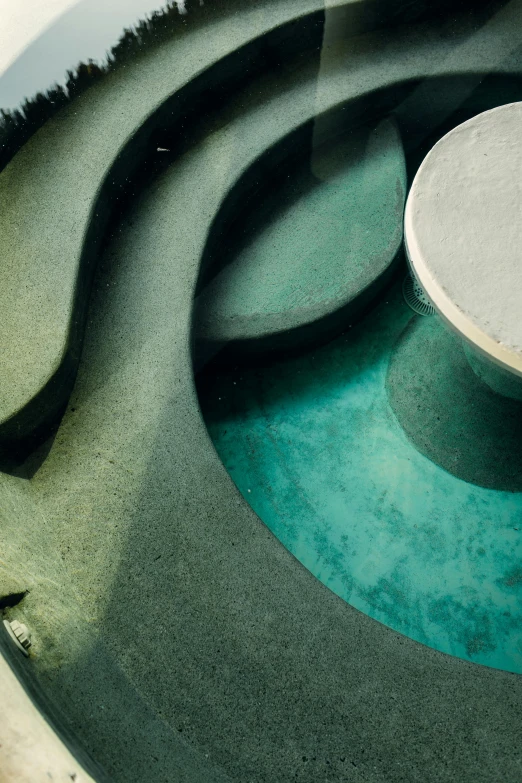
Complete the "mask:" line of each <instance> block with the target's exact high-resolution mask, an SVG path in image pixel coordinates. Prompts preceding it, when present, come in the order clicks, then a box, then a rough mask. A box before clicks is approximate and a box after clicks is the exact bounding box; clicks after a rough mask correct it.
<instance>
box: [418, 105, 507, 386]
mask: <svg viewBox="0 0 522 783" xmlns="http://www.w3.org/2000/svg"><path fill="white" fill-rule="evenodd" d="M521 128H522V103H510V104H507V105H504V106H500V107H498V108H495V109H492V110H490V111H486V112H483V113H482V114H479V115H478V116H476V117H474V118H473V119H471V120H468V121H467V122H464V123H463V124H462V125H459V126H458V127H456V128H455V129H454V130H452V131H451V132H450V133H448V134H447V135H446V136H444V137H443V138H442V139H441V140H440V141H439V142H438V143H437V144H436V145H435V146H434V147H433V149H432V150H431V152H430V153H429V154H428V155H427V156H426V158H425V160H424V162H423V163H422V165H421V167H420V168H419V170H418V172H417V175H416V177H415V180H414V182H413V185H412V188H411V191H410V195H409V197H408V202H407V205H406V213H405V241H406V248H407V252H408V256H409V259H410V263H411V265H412V268H413V270H414V272H415V275H416V276H417V278H418V280H419V282H420V283H421V285H422V286H423V288H424V289H425V291H426V293H427V294H428V296H429V297H430V299H431V300H432V302H433V304H434V305H435V307H436V308H437V310H438V311H439V313H440V314H441V315H442V317H443V318H444V319H445V320H446V321H447V322H449V324H450V325H451V326H453V327H454V328H455V329H456V330H457V332H458V333H459V334H460V335H461V336H462V337H463V338H464V339H465V340H467V341H468V342H469V343H471V344H472V345H473V346H475V347H476V348H477V349H478V350H479V351H480V352H481V353H483V354H486V355H487V356H489V357H490V358H491V359H492V360H493V361H494V362H496V363H497V364H499V365H501V366H502V367H504V368H505V369H507V370H510V371H512V372H513V373H515V374H516V375H522V319H521V317H520V313H521V304H522V286H521V271H522V251H521V247H522V221H521V215H522V189H521V180H522V144H521V141H522V136H521Z"/></svg>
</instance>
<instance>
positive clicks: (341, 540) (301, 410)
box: [198, 280, 522, 674]
mask: <svg viewBox="0 0 522 783" xmlns="http://www.w3.org/2000/svg"><path fill="white" fill-rule="evenodd" d="M198 387H199V388H200V390H201V393H200V403H201V406H202V411H203V414H204V417H205V420H206V422H207V426H208V428H209V432H210V435H211V437H212V440H213V442H214V445H215V447H216V449H217V451H218V454H219V456H220V457H221V459H222V461H223V464H224V465H225V467H226V468H227V470H228V471H229V473H230V475H231V477H232V479H233V481H234V483H235V484H236V486H237V487H238V489H239V491H240V492H241V494H242V496H243V497H244V498H245V500H246V501H247V502H249V503H250V505H251V506H252V507H253V509H254V510H255V511H256V513H257V514H258V515H259V517H260V518H261V519H262V520H263V522H264V523H265V524H266V525H267V526H268V527H269V528H270V530H271V531H272V532H273V533H274V534H275V535H276V536H277V537H278V538H279V540H280V541H282V542H283V543H284V545H285V546H286V547H287V548H288V549H289V550H290V552H292V554H293V555H294V556H295V557H296V558H297V559H298V560H299V561H300V562H301V563H302V564H303V565H305V566H306V567H307V568H309V569H310V571H311V572H312V573H313V574H315V576H317V578H318V579H320V580H321V581H322V582H324V584H326V585H327V586H328V587H329V588H330V589H331V590H333V591H334V592H335V593H337V594H338V595H339V596H341V598H343V599H344V600H345V601H347V602H348V603H350V604H351V605H352V606H354V607H356V608H357V609H359V610H360V611H362V612H364V613H365V614H368V615H370V617H373V618H375V619H376V620H379V621H380V622H382V623H385V624H386V625H388V626H390V627H391V628H393V629H395V630H396V631H400V632H402V633H404V634H407V635H408V636H410V637H412V638H414V639H416V640H418V641H420V642H423V643H424V644H429V645H430V646H432V647H435V648H436V649H438V650H441V651H443V652H447V653H450V654H452V655H458V656H459V657H462V658H466V659H468V660H471V661H473V662H476V663H482V664H486V665H488V666H493V667H495V668H498V669H500V668H503V669H507V670H508V671H514V672H517V673H518V674H522V654H521V653H522V631H521V629H522V615H521V613H520V610H521V603H520V598H521V588H522V580H521V579H520V562H521V556H522V535H521V534H522V524H521V522H520V520H521V519H522V494H521V492H520V490H521V489H522V487H521V484H520V481H521V475H522V465H521V461H520V442H521V438H522V432H521V422H522V417H521V415H520V414H521V410H520V405H519V406H518V410H517V409H515V411H514V410H513V405H514V403H513V402H512V401H511V400H507V401H506V400H503V399H502V398H500V397H497V395H494V394H493V393H492V392H491V390H490V389H489V388H488V387H487V386H485V385H484V384H482V383H481V382H480V381H479V380H478V378H476V376H475V374H474V373H473V372H472V370H471V368H470V367H469V365H468V362H467V360H466V357H465V356H464V353H463V351H462V348H461V346H460V343H459V340H458V338H456V337H454V336H453V335H451V334H449V333H448V332H447V331H446V330H445V329H444V327H443V326H442V324H441V323H440V321H439V319H438V318H436V317H435V316H432V317H428V318H422V317H415V316H414V314H413V312H412V311H411V310H410V309H409V308H408V307H407V305H406V303H405V302H404V301H403V297H402V291H401V281H400V280H399V281H398V283H397V285H395V287H394V288H393V289H392V290H390V291H388V292H386V294H385V295H384V296H383V297H381V298H380V302H379V303H378V304H377V305H376V306H374V307H373V308H372V309H371V311H370V312H369V313H368V315H367V316H366V317H365V318H364V319H363V320H362V321H361V322H360V323H358V324H354V325H353V326H352V328H351V329H348V330H347V332H346V333H345V334H344V335H342V336H341V337H339V338H338V339H336V340H334V341H332V342H331V343H329V344H328V345H327V346H324V347H322V348H320V349H318V350H314V351H311V352H309V353H308V354H306V355H304V356H302V357H297V358H295V359H291V360H290V359H288V358H286V359H285V360H283V361H279V362H273V363H270V364H265V365H264V366H261V367H259V366H257V367H253V368H246V367H244V366H243V367H238V368H236V369H235V370H234V369H223V370H221V371H220V372H219V373H217V372H216V371H213V372H211V373H205V374H204V375H202V376H201V377H200V378H198ZM390 403H391V404H390ZM441 466H442V467H441ZM442 468H445V469H442ZM480 478H482V479H483V480H484V482H487V483H486V486H487V487H488V488H487V489H486V488H484V487H478V486H473V485H472V484H471V483H470V480H471V481H473V480H474V481H475V483H477V480H478V479H480ZM463 479H466V480H463ZM501 490H503V491H501Z"/></svg>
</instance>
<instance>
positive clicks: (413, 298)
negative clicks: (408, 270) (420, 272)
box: [402, 275, 435, 315]
mask: <svg viewBox="0 0 522 783" xmlns="http://www.w3.org/2000/svg"><path fill="white" fill-rule="evenodd" d="M402 294H403V296H404V301H405V302H406V304H407V305H408V307H411V309H412V310H413V311H414V312H415V313H418V314H419V315H433V313H434V312H435V308H434V307H433V305H432V304H431V302H430V300H429V299H428V297H427V296H426V294H425V293H424V291H423V290H422V288H421V287H420V285H419V284H418V282H417V281H416V280H415V278H414V277H412V276H411V275H406V277H405V278H404V283H403V284H402Z"/></svg>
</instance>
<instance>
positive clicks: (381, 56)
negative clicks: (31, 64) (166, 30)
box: [0, 0, 518, 452]
mask: <svg viewBox="0 0 522 783" xmlns="http://www.w3.org/2000/svg"><path fill="white" fill-rule="evenodd" d="M309 2H310V6H307V7H303V6H302V4H297V3H294V2H291V1H290V0H288V2H287V3H284V4H283V3H278V4H275V5H274V6H272V5H270V10H269V12H268V11H267V14H266V15H265V14H259V13H258V12H255V11H252V10H248V11H247V10H245V12H244V13H241V14H239V15H238V16H237V17H234V19H235V23H234V25H229V24H228V22H227V17H226V16H225V17H224V18H223V19H218V20H217V21H214V23H213V24H212V25H210V26H209V27H208V28H207V27H206V26H205V25H201V26H199V27H197V28H196V29H195V30H194V32H193V33H191V34H187V35H186V36H185V37H182V38H179V39H178V40H177V41H176V46H170V45H169V44H168V43H165V44H163V45H162V46H160V47H159V48H158V49H156V50H155V51H154V52H153V53H151V54H150V55H149V56H147V55H144V56H143V57H142V58H140V59H139V62H136V63H135V64H132V63H130V64H129V65H128V66H127V67H126V68H125V69H121V70H120V71H118V72H115V73H112V74H109V75H108V76H107V78H106V79H105V80H103V81H102V82H101V83H100V84H97V85H95V86H93V87H92V88H91V89H90V90H88V91H87V93H85V94H84V95H83V96H81V97H80V98H79V99H78V100H77V101H76V102H75V103H74V104H73V105H72V106H71V107H68V108H67V109H65V110H63V111H62V112H61V113H60V114H59V115H57V117H56V118H54V119H53V120H52V121H50V122H49V123H48V124H47V125H45V126H44V127H43V128H42V129H41V130H40V131H39V132H38V133H37V134H36V135H35V136H34V137H33V138H32V139H31V140H30V142H29V143H28V144H27V145H25V147H24V148H23V149H22V150H21V151H20V152H19V153H18V154H17V155H16V156H15V158H14V159H13V161H12V162H11V164H9V165H8V166H7V168H6V169H5V170H4V171H3V172H2V173H1V174H0V194H1V193H6V194H7V193H9V197H8V198H6V199H5V200H4V203H5V205H6V206H5V209H3V210H2V213H1V215H0V236H1V237H2V242H3V246H4V247H5V248H6V250H7V252H6V255H5V259H6V262H5V263H6V266H7V268H6V270H5V274H6V284H5V285H4V286H3V287H2V289H1V290H0V307H1V309H2V312H3V313H4V314H5V317H4V319H3V321H2V344H3V345H4V346H5V347H4V349H3V350H4V357H3V358H4V366H5V373H4V382H3V384H2V387H1V389H0V441H1V442H2V443H3V449H4V451H8V452H13V451H14V450H15V448H16V447H17V444H20V443H23V442H24V441H27V440H29V439H31V438H33V437H34V436H35V435H38V430H39V428H42V429H44V430H45V428H46V426H48V424H49V422H50V421H52V420H53V419H57V418H58V417H59V415H60V414H61V411H62V410H63V406H64V404H65V402H66V399H67V396H68V394H69V393H70V390H71V388H72V383H73V379H74V373H75V370H76V367H77V364H78V357H79V352H80V348H81V335H82V329H83V324H84V321H85V314H86V306H87V301H88V292H89V287H90V279H91V275H92V271H93V268H94V263H95V259H96V256H97V252H98V249H99V247H100V242H101V238H102V236H103V232H104V226H105V225H106V222H107V217H108V214H109V212H110V208H111V205H113V204H114V203H115V202H116V203H117V200H118V191H119V189H120V188H121V185H122V184H123V183H124V182H125V181H126V179H127V178H128V177H129V176H131V175H132V172H133V171H135V169H136V167H137V166H138V164H139V163H140V162H142V161H144V160H146V159H149V158H150V156H151V155H152V156H155V155H156V153H155V149H156V146H157V144H158V139H159V138H160V137H159V136H158V131H159V129H165V128H172V127H173V125H175V124H176V123H179V124H180V125H181V124H183V123H182V122H181V118H182V117H183V116H184V115H185V114H186V111H187V109H188V108H190V107H191V106H194V103H195V101H196V98H197V96H199V99H201V95H202V94H205V95H208V94H209V93H208V90H212V88H213V87H215V86H216V85H218V84H223V83H230V80H231V79H232V82H234V79H236V78H237V74H238V73H239V74H244V73H245V71H246V70H248V68H247V64H249V65H251V66H252V68H254V69H255V66H256V65H257V66H258V67H262V58H260V52H261V51H262V50H263V47H266V46H269V47H272V53H273V52H275V56H276V58H277V57H281V56H282V53H283V52H284V56H285V57H288V54H289V53H291V51H292V48H293V46H294V45H295V46H298V48H299V47H302V46H303V45H304V46H307V45H309V44H310V42H311V41H313V40H314V38H315V39H317V37H318V36H319V37H320V34H321V29H322V28H321V19H322V17H321V16H320V15H319V16H318V15H317V10H315V11H314V9H316V8H317V7H316V6H315V5H314V4H313V3H314V2H315V0H309ZM362 5H364V10H362ZM348 7H349V8H350V9H351V10H353V13H352V15H351V16H350V17H349V18H348V20H347V28H348V29H349V30H351V29H352V28H353V29H354V30H357V31H358V32H359V31H360V29H361V27H362V29H365V26H367V25H368V24H370V25H375V23H376V21H375V19H372V18H371V13H368V8H370V9H371V8H373V7H374V6H373V5H371V4H370V6H366V5H365V4H360V3H356V4H354V5H353V6H352V5H351V4H349V6H348ZM377 7H378V6H377ZM358 13H360V14H361V17H360V18H358V17H357V14H358ZM517 13H518V9H517V8H514V9H513V8H511V10H510V11H509V13H506V12H505V11H502V12H501V13H499V14H497V15H496V16H495V17H494V24H493V26H492V27H490V29H488V35H487V36H485V37H484V40H479V42H478V45H475V46H473V47H470V46H467V45H463V51H462V56H461V58H460V60H459V61H458V63H456V62H455V59H454V57H453V56H449V55H450V53H452V52H453V46H454V40H453V38H452V35H451V33H449V34H448V33H446V34H444V33H442V32H441V31H440V30H438V29H437V26H436V25H434V24H431V25H428V26H423V25H419V26H418V27H415V28H414V29H407V28H402V29H401V28H396V30H394V31H393V32H383V33H373V34H371V33H370V34H369V37H368V36H366V35H364V34H363V35H359V36H357V37H352V38H351V40H352V42H353V46H351V47H350V50H349V52H347V51H345V49H344V48H343V47H342V46H341V48H340V49H339V48H338V47H337V48H336V45H333V46H332V51H331V52H330V55H329V58H328V66H327V67H326V69H325V70H324V69H323V71H322V76H321V81H320V84H321V85H322V86H321V90H320V91H319V97H321V92H322V89H323V85H324V86H327V88H326V89H327V92H329V91H331V90H335V89H336V87H335V82H336V79H337V80H339V79H341V80H343V81H344V82H345V84H346V83H347V82H349V84H350V85H351V88H352V90H353V96H354V97H355V96H357V95H360V94H364V93H366V92H371V91H373V90H375V89H378V88H380V87H383V86H385V85H391V84H393V83H396V82H398V81H402V80H404V79H413V78H415V77H418V78H420V77H425V76H429V75H431V74H433V73H434V72H437V73H445V72H449V73H454V72H455V70H456V68H457V70H458V69H460V70H461V71H464V72H466V71H468V72H473V71H482V70H483V68H484V67H486V66H488V67H489V68H490V70H492V71H495V70H500V71H501V70H502V68H503V67H505V68H508V69H509V67H510V63H509V58H508V56H507V54H506V53H509V52H510V51H511V49H512V48H513V47H514V43H512V41H511V38H512V34H513V32H512V31H513V29H514V24H513V20H514V17H516V14H517ZM368 17H370V22H368ZM290 20H292V21H291V23H290ZM382 21H383V19H382V18H381V19H379V23H380V22H382ZM466 24H468V29H469V32H471V29H472V21H469V22H467V21H466V19H465V18H464V20H463V21H462V29H459V34H461V35H462V34H463V31H464V32H465V30H466ZM269 32H270V35H273V38H270V36H269V34H268V33H269ZM372 36H373V37H372ZM198 42H199V43H198ZM291 42H292V43H291ZM295 42H297V43H295ZM260 47H261V49H260ZM294 51H295V49H294ZM499 51H502V52H503V54H502V58H503V59H502V60H501V61H500V62H499V54H498V53H499ZM201 52H204V55H203V56H204V60H203V61H202V60H201ZM406 52H408V56H407V57H406V56H405V54H406ZM283 59H284V58H283ZM212 63H214V65H213V66H212V67H210V66H211V64H212ZM336 74H337V75H336ZM196 76H197V78H195V77H196ZM205 91H207V92H205ZM345 95H346V92H345ZM168 96H170V97H168ZM167 97H168V100H166V99H167ZM348 98H349V95H346V99H348ZM138 129H139V132H138ZM163 144H164V142H163ZM35 160H38V165H37V168H35ZM71 193H75V197H74V198H71V196H70V194H71ZM35 214H37V215H38V221H34V220H33V216H34V215H35ZM42 225H45V229H44V230H43V231H42V230H41V226H42ZM22 303H23V306H22Z"/></svg>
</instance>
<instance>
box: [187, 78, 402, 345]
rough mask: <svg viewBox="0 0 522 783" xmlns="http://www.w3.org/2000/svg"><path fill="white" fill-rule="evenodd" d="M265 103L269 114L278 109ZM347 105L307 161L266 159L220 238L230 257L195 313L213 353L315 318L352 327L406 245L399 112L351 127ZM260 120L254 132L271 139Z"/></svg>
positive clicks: (199, 338) (295, 328) (197, 325)
mask: <svg viewBox="0 0 522 783" xmlns="http://www.w3.org/2000/svg"><path fill="white" fill-rule="evenodd" d="M314 77H315V74H314ZM313 81H314V83H315V78H314V79H313ZM296 99H297V100H298V98H297V96H296V98H294V97H293V96H292V100H293V101H294V102H297V100H296ZM285 100H286V99H285ZM381 100H382V99H381ZM316 103H317V102H316ZM376 103H378V99H377V98H376ZM265 108H266V112H267V113H268V114H271V113H272V112H273V111H274V108H275V107H274V106H273V102H267V104H266V105H265ZM346 108H347V107H345V111H344V112H343V113H340V116H339V118H338V120H337V123H335V124H334V122H333V121H332V122H331V125H332V126H333V127H334V128H335V129H336V130H337V133H338V134H339V133H343V131H344V135H343V136H342V137H341V138H337V139H335V138H333V139H330V140H328V141H323V144H322V145H321V146H317V147H315V148H314V147H313V146H312V145H310V146H312V149H311V150H310V152H308V150H307V147H308V146H309V145H303V146H304V149H305V155H304V160H303V159H301V160H298V161H297V162H296V163H294V165H293V166H289V165H288V163H287V165H286V166H284V167H282V166H281V164H279V167H278V171H277V173H276V170H272V171H270V169H268V166H267V171H266V172H264V178H265V187H264V189H263V191H262V192H261V193H260V194H259V195H257V197H255V198H254V199H251V202H252V203H251V204H250V205H249V209H248V212H247V214H246V216H244V217H243V219H241V217H240V216H238V215H237V214H236V216H235V219H234V220H233V222H232V225H231V227H230V228H229V230H228V232H227V233H225V236H223V237H222V238H221V242H220V244H219V250H220V252H221V255H222V256H224V259H223V258H221V259H220V263H219V266H218V269H217V272H215V273H214V274H213V276H212V277H211V279H210V281H209V282H208V284H207V285H206V286H205V288H204V289H203V291H202V292H201V293H200V294H199V296H198V297H197V300H196V309H195V316H194V318H195V338H196V340H197V341H198V342H200V343H202V342H203V343H206V344H208V347H207V351H208V350H209V349H212V346H216V347H217V346H220V345H221V346H222V345H225V344H226V343H228V342H234V343H235V348H236V349H237V348H238V343H241V342H245V343H246V344H247V345H246V346H245V348H244V350H249V349H250V348H251V345H252V343H255V342H264V344H265V345H266V344H268V343H270V348H271V349H274V348H275V347H276V346H277V339H276V336H277V334H278V333H283V341H284V345H285V347H287V346H288V344H289V340H288V333H289V332H292V331H293V332H296V331H299V327H303V326H310V325H311V324H314V325H316V330H318V327H317V322H320V321H321V320H323V321H324V320H326V319H327V318H328V316H337V318H336V321H337V324H338V325H339V323H340V324H341V328H342V327H343V326H344V327H345V326H346V325H347V324H348V320H349V319H350V318H352V319H353V317H354V315H355V312H356V311H357V309H359V308H360V305H359V301H362V300H364V301H365V303H367V301H368V299H369V298H370V296H369V291H370V289H371V290H372V293H373V296H375V294H376V293H377V292H378V290H379V285H376V283H379V281H380V279H381V278H383V277H384V278H385V277H386V274H385V273H386V272H387V271H388V270H389V267H390V266H391V264H392V262H393V260H394V258H395V256H396V254H397V251H398V250H399V247H400V245H401V240H402V214H403V206H404V200H405V193H406V163H405V160H404V152H403V148H402V142H401V139H400V134H399V131H398V129H397V126H396V123H395V122H394V121H393V120H391V119H385V120H381V121H380V122H375V123H373V124H372V125H370V126H368V125H367V124H366V125H364V126H360V125H359V126H358V127H357V126H356V127H355V128H353V129H350V130H348V116H349V114H348V112H347V111H346ZM354 111H355V109H354V108H353V107H352V108H351V112H350V113H352V114H353V113H354ZM288 114H289V112H287V115H288ZM347 114H348V116H347ZM352 121H353V120H352ZM260 126H261V123H260V122H259V121H258V122H257V123H256V126H255V133H256V134H258V138H260V139H263V143H266V141H265V137H264V134H263V133H262V132H261V133H260V132H259V131H260ZM265 126H266V125H265ZM250 127H251V128H252V127H253V126H252V125H250ZM330 133H332V129H330ZM242 135H243V138H244V136H245V134H242ZM244 140H245V141H246V143H248V140H247V139H244ZM295 143H298V142H297V141H296V140H294V144H295ZM274 168H275V167H274ZM281 169H282V170H281ZM268 183H269V184H268ZM175 184H176V183H174V186H175ZM221 230H222V233H223V229H221ZM213 255H214V256H216V250H214V253H213ZM216 266H217V264H213V265H212V266H211V268H210V274H212V271H213V269H214V268H215V267H216ZM380 287H382V281H381V286H380ZM341 310H342V311H343V314H344V324H343V323H342V319H341V317H340V316H339V311H341ZM338 328H339V326H338ZM308 332H311V329H308ZM270 337H271V338H272V339H271V340H270V341H269V339H268V338H270ZM305 345H309V340H306V341H305ZM205 347H206V346H205V345H203V346H201V345H200V346H199V350H200V351H201V352H205ZM214 350H215V349H214Z"/></svg>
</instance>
